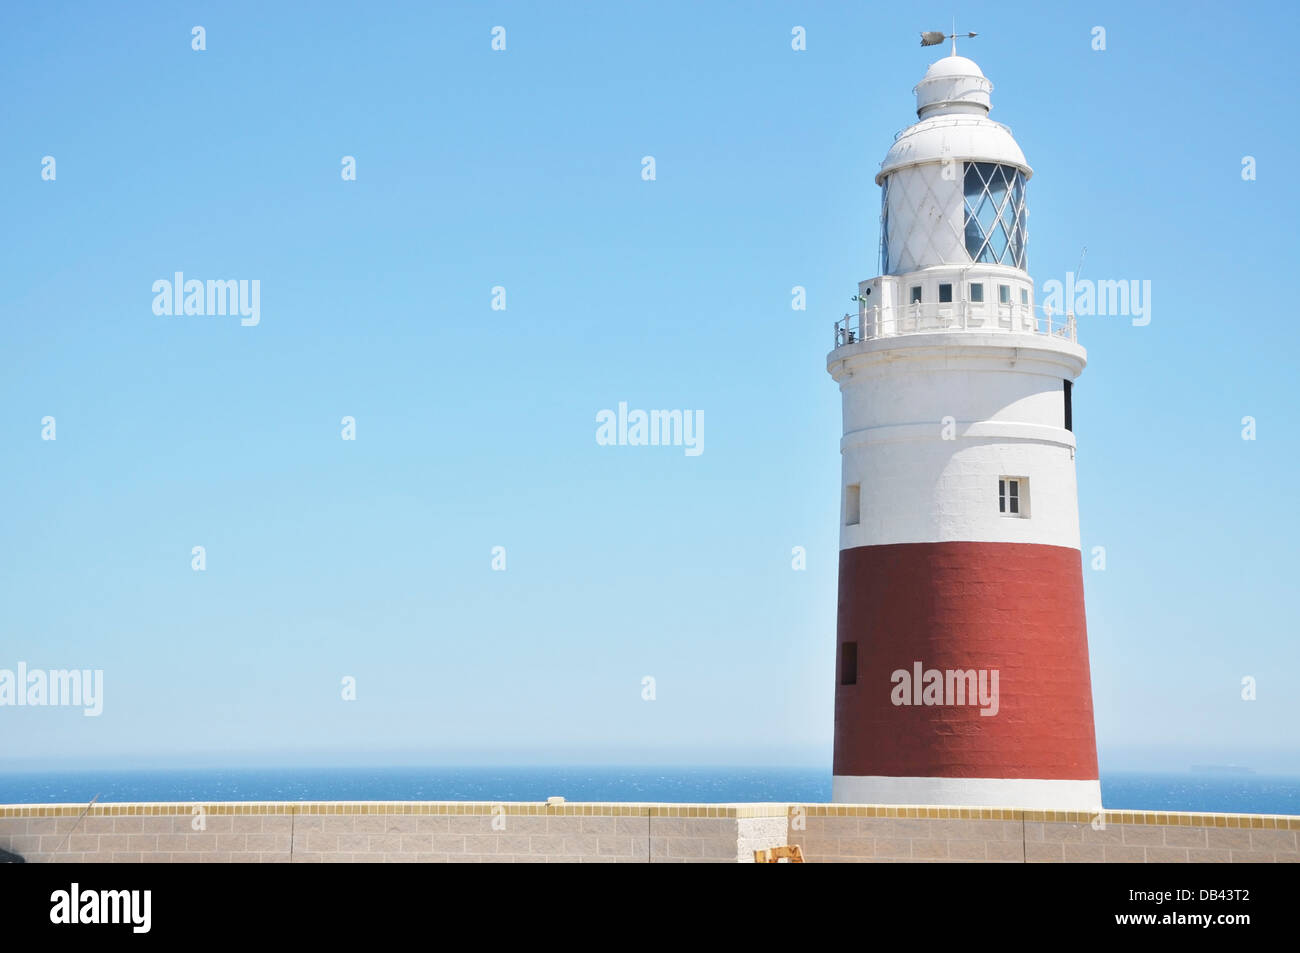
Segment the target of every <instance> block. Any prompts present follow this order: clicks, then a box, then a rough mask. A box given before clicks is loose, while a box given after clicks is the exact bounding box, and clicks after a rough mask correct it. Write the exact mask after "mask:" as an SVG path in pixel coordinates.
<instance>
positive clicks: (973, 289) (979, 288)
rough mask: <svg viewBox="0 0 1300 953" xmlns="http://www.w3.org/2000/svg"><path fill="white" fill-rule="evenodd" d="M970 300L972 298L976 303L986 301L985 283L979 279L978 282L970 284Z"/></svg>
mask: <svg viewBox="0 0 1300 953" xmlns="http://www.w3.org/2000/svg"><path fill="white" fill-rule="evenodd" d="M970 300H971V301H972V302H973V303H975V304H983V303H984V285H983V284H981V283H980V282H978V281H977V282H975V283H974V284H972V285H971V286H970Z"/></svg>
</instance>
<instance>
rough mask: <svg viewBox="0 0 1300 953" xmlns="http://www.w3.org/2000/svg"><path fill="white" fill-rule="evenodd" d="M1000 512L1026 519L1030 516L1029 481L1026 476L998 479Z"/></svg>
mask: <svg viewBox="0 0 1300 953" xmlns="http://www.w3.org/2000/svg"><path fill="white" fill-rule="evenodd" d="M998 512H999V513H1001V514H1002V515H1003V516H1014V517H1019V518H1021V519H1024V518H1026V517H1028V516H1029V481H1028V480H1026V479H1025V478H1024V477H1001V478H999V480H998Z"/></svg>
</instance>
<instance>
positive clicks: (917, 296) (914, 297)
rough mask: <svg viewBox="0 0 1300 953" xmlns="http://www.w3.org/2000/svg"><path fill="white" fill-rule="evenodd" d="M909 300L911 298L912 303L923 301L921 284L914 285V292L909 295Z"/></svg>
mask: <svg viewBox="0 0 1300 953" xmlns="http://www.w3.org/2000/svg"><path fill="white" fill-rule="evenodd" d="M908 300H909V301H910V302H911V303H912V304H920V303H921V286H920V285H912V292H911V295H910V296H909V298H908Z"/></svg>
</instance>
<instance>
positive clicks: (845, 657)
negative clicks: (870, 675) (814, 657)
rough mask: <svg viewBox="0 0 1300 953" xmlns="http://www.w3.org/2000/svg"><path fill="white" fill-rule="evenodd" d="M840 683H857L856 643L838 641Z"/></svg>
mask: <svg viewBox="0 0 1300 953" xmlns="http://www.w3.org/2000/svg"><path fill="white" fill-rule="evenodd" d="M840 684H841V685H856V684H858V643H857V642H841V643H840Z"/></svg>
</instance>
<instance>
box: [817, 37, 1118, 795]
mask: <svg viewBox="0 0 1300 953" xmlns="http://www.w3.org/2000/svg"><path fill="white" fill-rule="evenodd" d="M992 89H993V85H992V83H990V82H989V81H988V79H986V78H985V76H984V74H983V73H982V72H981V71H980V68H979V67H978V66H977V65H976V64H975V63H973V62H972V61H971V60H969V59H967V58H965V57H962V56H956V55H952V56H948V57H945V58H943V59H941V60H939V61H938V62H936V63H934V64H933V65H932V66H931V67H930V68H929V70H927V72H926V74H925V76H924V78H922V80H921V82H920V83H918V84H917V86H916V89H915V93H916V113H917V116H918V118H919V121H918V122H917V123H916V124H915V125H913V126H911V127H909V128H908V129H906V130H904V131H903V132H902V133H900V134H899V135H898V136H897V137H896V139H895V140H894V144H893V145H892V146H891V147H890V149H889V152H888V153H887V154H886V155H885V160H884V162H882V163H881V168H880V173H879V174H878V175H877V176H876V183H877V184H878V185H879V186H880V187H881V192H882V202H881V216H880V232H881V234H880V271H881V274H880V275H879V276H878V277H876V278H871V279H869V280H867V281H864V282H862V283H861V284H860V285H859V286H858V301H859V310H858V312H857V314H856V315H848V316H846V317H845V318H844V319H843V320H842V321H840V322H839V323H838V324H837V325H836V329H835V349H834V350H833V351H831V352H830V355H829V356H828V358H827V369H828V370H829V371H830V374H831V376H832V377H834V379H835V380H836V381H837V382H838V383H839V385H840V392H841V395H842V397H843V408H844V437H843V439H842V440H841V442H840V452H841V455H842V458H843V480H842V494H841V501H842V506H841V527H840V567H839V574H840V575H839V618H838V625H837V635H836V639H837V652H836V687H835V768H834V775H835V777H834V788H833V795H832V796H833V799H834V800H835V801H839V802H850V803H859V804H863V803H865V804H942V805H983V806H996V807H1012V808H1017V807H1018V808H1034V809H1057V810H1078V811H1089V810H1096V809H1099V808H1100V807H1101V790H1100V786H1099V784H1098V781H1097V750H1096V741H1095V739H1094V736H1093V714H1092V688H1091V683H1090V679H1089V673H1088V642H1087V632H1086V627H1085V622H1084V609H1083V568H1082V561H1081V555H1080V551H1079V514H1078V499H1077V492H1076V486H1075V468H1074V453H1075V439H1074V433H1073V422H1072V419H1071V387H1072V385H1073V382H1074V379H1075V378H1076V377H1078V375H1079V374H1080V373H1081V372H1082V370H1083V368H1084V364H1085V363H1086V355H1085V352H1084V349H1083V348H1082V347H1080V346H1079V345H1078V343H1077V340H1076V334H1075V325H1074V320H1073V317H1072V316H1054V315H1051V314H1050V313H1048V314H1043V313H1041V312H1038V311H1036V310H1035V299H1034V282H1033V279H1032V278H1031V277H1030V276H1029V272H1028V270H1027V267H1028V266H1027V264H1026V258H1025V245H1026V238H1027V229H1026V219H1027V215H1028V211H1027V208H1026V204H1025V187H1026V184H1027V183H1028V181H1029V179H1030V177H1031V176H1032V175H1033V170H1032V169H1031V168H1030V167H1029V164H1028V163H1027V162H1026V161H1025V156H1024V153H1023V152H1021V150H1020V147H1019V146H1018V145H1017V144H1016V140H1015V139H1014V138H1013V137H1012V135H1011V131H1010V130H1009V129H1008V128H1007V127H1005V126H1003V125H1001V124H999V123H996V122H994V121H992V120H990V119H989V118H988V116H989V110H990V108H991V100H990V93H991V92H992Z"/></svg>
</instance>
